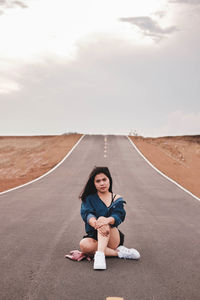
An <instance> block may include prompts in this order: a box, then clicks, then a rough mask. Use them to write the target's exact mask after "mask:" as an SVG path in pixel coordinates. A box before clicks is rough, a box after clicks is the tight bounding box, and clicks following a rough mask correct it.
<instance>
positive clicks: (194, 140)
mask: <svg viewBox="0 0 200 300" xmlns="http://www.w3.org/2000/svg"><path fill="white" fill-rule="evenodd" d="M130 138H131V139H132V141H133V142H134V143H135V145H136V147H137V148H138V149H139V150H140V152H141V153H142V154H143V155H144V156H145V157H146V158H147V159H148V160H149V161H150V162H151V163H152V164H153V165H154V166H155V167H156V168H157V169H158V170H160V171H161V172H162V173H164V174H165V175H167V176H168V177H170V178H171V179H173V180H174V181H176V182H177V183H179V184H180V185H181V186H183V187H184V188H186V189H187V190H189V191H190V192H191V193H193V194H194V195H195V196H197V197H200V135H194V136H192V135H190V136H173V137H172V136H171V137H160V138H144V137H139V136H138V137H133V136H131V137H130Z"/></svg>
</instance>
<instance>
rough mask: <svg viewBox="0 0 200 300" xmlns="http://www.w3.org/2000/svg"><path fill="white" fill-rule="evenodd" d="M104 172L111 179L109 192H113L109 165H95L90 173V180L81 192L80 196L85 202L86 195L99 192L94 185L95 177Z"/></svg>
mask: <svg viewBox="0 0 200 300" xmlns="http://www.w3.org/2000/svg"><path fill="white" fill-rule="evenodd" d="M100 173H103V174H105V175H106V176H107V177H108V178H109V181H110V187H109V192H111V193H112V177H111V175H110V171H109V169H108V168H107V167H94V169H93V170H92V172H91V173H90V175H89V178H88V181H87V183H86V185H85V187H84V189H83V191H82V192H81V194H80V196H79V198H80V199H81V200H82V201H83V202H84V201H85V199H86V197H87V196H88V195H91V194H95V193H96V192H97V189H96V187H95V185H94V178H95V176H96V175H98V174H100Z"/></svg>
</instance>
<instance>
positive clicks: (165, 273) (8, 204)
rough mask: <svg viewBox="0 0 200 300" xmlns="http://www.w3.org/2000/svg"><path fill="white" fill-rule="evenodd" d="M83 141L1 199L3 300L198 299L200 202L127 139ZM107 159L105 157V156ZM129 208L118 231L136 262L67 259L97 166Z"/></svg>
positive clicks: (79, 233)
mask: <svg viewBox="0 0 200 300" xmlns="http://www.w3.org/2000/svg"><path fill="white" fill-rule="evenodd" d="M104 145H105V142H104V136H92V135H91V136H89V135H88V136H85V137H84V138H83V139H82V140H81V142H80V143H79V144H78V146H77V147H76V148H75V149H74V151H73V152H72V153H71V154H70V156H69V157H68V158H67V159H66V160H65V161H64V162H63V164H61V165H60V166H59V167H58V168H57V169H56V170H54V171H53V172H52V173H50V174H48V175H47V176H45V177H44V178H42V179H40V180H39V181H36V182H34V183H32V184H30V185H27V186H24V187H22V188H20V189H17V190H14V191H11V192H8V193H5V194H2V195H1V196H0V299H1V300H3V299H5V300H10V299H15V300H16V299H17V300H18V299H20V300H21V299H38V300H46V299H47V300H57V299H58V300H64V299H65V300H66V299H70V300H80V299H81V300H86V299H87V300H90V299H91V300H93V299H94V300H103V299H106V297H108V296H118V297H123V298H124V300H174V299H180V300H199V299H200V271H199V270H200V223H199V220H200V218H199V216H200V202H199V201H198V200H196V199H195V198H193V197H192V196H190V195H189V194H187V193H186V192H184V191H183V190H181V189H180V188H179V187H177V186H176V185H175V184H173V183H172V182H170V181H168V180H167V179H166V178H164V177H163V176H161V175H160V174H159V173H157V172H156V171H155V170H154V169H153V168H152V167H151V166H149V165H148V163H147V162H146V161H145V160H144V159H143V158H142V157H141V156H140V155H139V154H138V153H137V151H136V150H135V149H134V147H133V146H132V145H131V143H130V142H129V140H128V139H127V137H125V136H108V137H107V152H106V153H105V152H104ZM105 154H106V157H104V156H105ZM95 165H96V166H98V165H99V166H100V165H104V166H105V165H106V166H108V167H109V168H110V171H111V173H112V177H113V181H114V192H116V193H119V194H121V195H122V196H123V198H124V199H125V200H126V201H127V205H126V211H127V217H126V220H125V222H124V223H123V224H121V225H120V229H121V230H122V231H123V232H124V233H125V245H126V246H128V247H134V248H136V249H138V250H139V251H140V253H141V259H140V260H139V261H131V260H123V259H118V258H108V259H107V270H106V271H94V270H93V268H92V267H93V263H92V262H88V261H82V262H74V261H71V260H68V259H66V258H64V256H65V254H66V253H69V251H70V250H73V249H77V248H78V244H79V240H80V239H81V238H82V236H83V235H84V223H83V222H82V220H81V218H80V213H79V211H80V200H79V199H78V196H79V193H80V192H81V190H82V188H83V185H84V184H85V182H86V180H87V178H88V175H89V172H90V171H91V169H92V168H93V167H94V166H95Z"/></svg>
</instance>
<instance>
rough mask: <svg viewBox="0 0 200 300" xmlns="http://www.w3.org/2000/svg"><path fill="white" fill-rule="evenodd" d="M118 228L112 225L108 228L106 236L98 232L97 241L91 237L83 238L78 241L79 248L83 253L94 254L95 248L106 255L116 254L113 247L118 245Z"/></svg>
mask: <svg viewBox="0 0 200 300" xmlns="http://www.w3.org/2000/svg"><path fill="white" fill-rule="evenodd" d="M119 243H120V236H119V230H118V229H117V228H116V227H114V228H110V233H109V236H108V237H105V236H103V235H101V234H100V233H98V242H97V241H96V240H95V239H92V238H84V239H82V240H81V241H80V249H81V251H82V252H83V253H87V254H90V255H92V254H94V253H95V252H96V251H97V250H98V251H101V252H104V253H105V255H106V256H118V251H116V250H115V249H116V248H117V247H118V246H119Z"/></svg>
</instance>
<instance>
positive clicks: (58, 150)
mask: <svg viewBox="0 0 200 300" xmlns="http://www.w3.org/2000/svg"><path fill="white" fill-rule="evenodd" d="M81 136H82V135H81V134H70V135H58V136H24V137H23V136H20V137H15V136H13V137H12V136H11V137H0V192H2V191H5V190H8V189H10V188H13V187H16V186H18V185H21V184H24V183H27V182H29V181H31V180H33V179H35V178H38V177H39V176H41V175H43V174H44V173H46V172H48V171H49V170H50V169H52V168H53V167H54V166H55V165H57V164H58V163H59V162H60V161H61V160H62V159H63V158H64V157H65V156H66V155H67V153H68V152H69V151H70V150H71V148H72V147H73V146H74V145H75V144H76V142H77V141H78V140H79V139H80V138H81Z"/></svg>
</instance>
